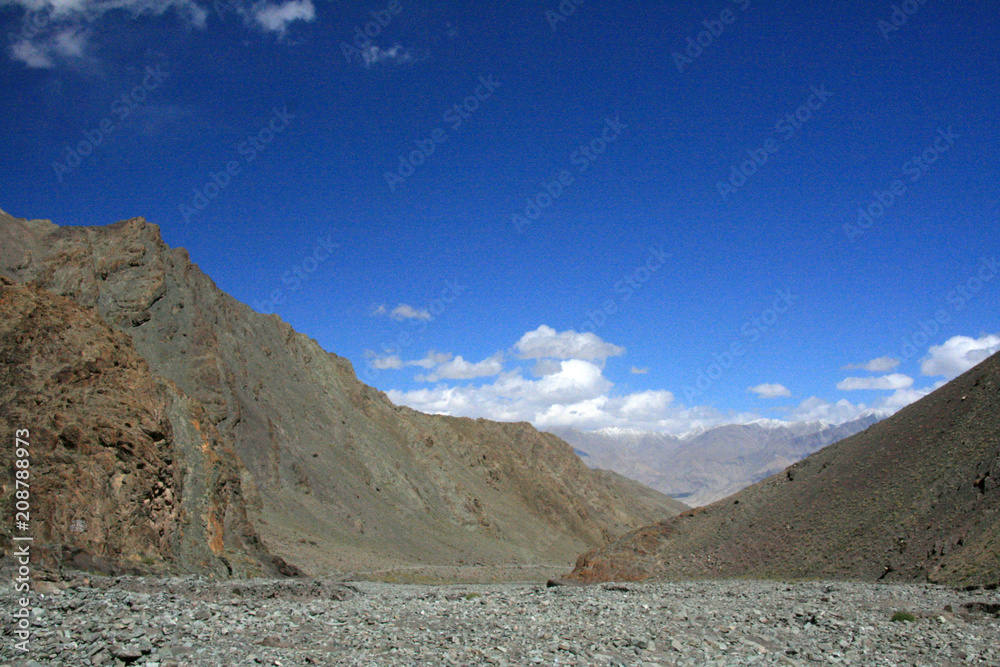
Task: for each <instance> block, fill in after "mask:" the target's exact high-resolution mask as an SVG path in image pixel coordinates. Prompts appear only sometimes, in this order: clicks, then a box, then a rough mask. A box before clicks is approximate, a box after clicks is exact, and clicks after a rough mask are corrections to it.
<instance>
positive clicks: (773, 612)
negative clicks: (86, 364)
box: [0, 574, 1000, 667]
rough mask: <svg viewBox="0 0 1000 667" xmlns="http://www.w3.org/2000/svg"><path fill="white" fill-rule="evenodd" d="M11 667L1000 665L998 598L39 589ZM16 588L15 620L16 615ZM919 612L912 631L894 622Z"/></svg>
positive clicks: (290, 585)
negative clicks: (26, 636) (22, 648)
mask: <svg viewBox="0 0 1000 667" xmlns="http://www.w3.org/2000/svg"><path fill="white" fill-rule="evenodd" d="M36 587H37V588H38V589H39V590H40V591H45V592H32V593H31V631H32V637H31V639H30V652H29V653H27V654H24V653H20V652H18V651H16V650H15V649H14V641H15V638H14V636H13V629H14V626H13V624H12V623H11V619H10V616H9V615H8V614H5V616H6V618H5V619H4V626H3V645H2V646H0V667H14V666H18V667H20V666H24V667H28V666H31V667H39V666H46V667H48V666H52V667H57V666H62V665H66V666H70V665H71V666H73V667H78V666H83V665H106V666H110V665H115V666H117V665H145V666H146V667H182V666H192V667H193V666H196V665H197V666H201V665H206V666H218V665H251V666H252V665H274V666H279V665H280V666H287V667H291V666H293V665H295V666H298V665H303V666H305V665H532V664H540V665H751V664H760V665H770V664H779V665H808V664H814V663H818V664H842V665H935V666H937V665H965V664H975V665H998V664H1000V591H997V590H996V589H994V590H982V589H980V590H974V591H956V590H953V589H949V588H944V587H940V586H930V585H911V584H893V585H890V584H885V585H877V584H863V583H843V582H832V583H824V582H779V581H747V580H730V581H694V582H683V583H660V584H635V583H629V584H601V585H596V586H553V587H549V586H547V585H546V584H544V583H528V584H489V585H485V584H462V585H457V584H451V585H445V586H427V585H414V584H406V585H404V584H387V583H382V582H368V581H353V582H346V583H337V582H330V581H318V580H317V581H302V580H280V581H278V580H249V581H230V582H212V581H206V580H203V579H197V578H193V577H180V578H167V579H157V580H153V579H142V578H135V577H117V578H107V577H99V576H94V575H89V576H85V575H83V574H76V575H73V576H70V577H69V578H68V579H67V580H66V581H65V582H62V583H57V584H51V583H48V582H37V584H36ZM17 597H19V594H15V592H14V590H13V587H12V586H11V585H6V586H5V588H4V590H3V592H2V596H0V599H2V605H3V608H4V609H5V610H13V609H15V608H17ZM896 612H908V613H910V614H912V615H913V617H914V619H915V620H913V621H909V622H907V621H893V620H891V619H892V616H893V615H894V614H895V613H896Z"/></svg>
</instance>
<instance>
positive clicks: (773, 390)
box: [747, 382, 792, 398]
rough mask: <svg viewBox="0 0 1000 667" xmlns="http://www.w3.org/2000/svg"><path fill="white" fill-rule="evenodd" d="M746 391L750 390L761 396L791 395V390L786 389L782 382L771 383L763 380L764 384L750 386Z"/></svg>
mask: <svg viewBox="0 0 1000 667" xmlns="http://www.w3.org/2000/svg"><path fill="white" fill-rule="evenodd" d="M747 391H752V392H753V393H755V394H757V395H758V396H760V397H761V398H778V397H779V396H791V395H792V392H790V391H788V389H787V388H786V387H785V385H782V384H771V383H768V382H765V383H764V384H758V385H756V386H754V387H750V388H749V389H747Z"/></svg>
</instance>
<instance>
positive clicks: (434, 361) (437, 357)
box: [406, 350, 451, 368]
mask: <svg viewBox="0 0 1000 667" xmlns="http://www.w3.org/2000/svg"><path fill="white" fill-rule="evenodd" d="M450 359H451V353H449V352H435V351H434V350H427V354H426V355H424V358H423V359H415V360H413V361H407V362H406V365H407V366H420V367H421V368H434V367H435V366H437V365H438V364H443V363H445V362H446V361H448V360H450Z"/></svg>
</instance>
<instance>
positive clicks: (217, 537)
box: [0, 276, 289, 575]
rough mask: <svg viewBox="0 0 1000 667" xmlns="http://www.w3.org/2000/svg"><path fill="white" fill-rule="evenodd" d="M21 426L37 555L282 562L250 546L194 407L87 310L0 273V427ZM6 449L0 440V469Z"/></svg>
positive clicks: (235, 491) (233, 476)
mask: <svg viewBox="0 0 1000 667" xmlns="http://www.w3.org/2000/svg"><path fill="white" fill-rule="evenodd" d="M20 429H27V431H28V435H27V437H26V438H25V441H26V442H27V443H28V447H27V449H28V450H29V451H30V453H31V455H30V466H29V468H28V469H27V470H28V473H29V477H28V480H27V483H28V485H29V491H30V497H29V499H28V501H29V502H28V504H29V506H30V509H29V523H30V525H31V526H32V530H31V534H32V535H33V536H34V539H35V541H34V543H33V545H32V548H33V551H34V553H35V555H36V556H37V557H39V558H40V562H41V564H42V565H44V566H46V567H49V568H55V567H57V566H58V565H60V564H68V565H73V566H75V567H79V568H84V569H99V570H105V571H135V570H138V569H140V566H142V569H146V570H158V569H165V568H166V567H167V565H168V563H174V564H176V566H178V567H179V568H181V569H184V570H195V571H202V572H207V573H213V574H219V575H227V574H229V573H231V572H233V570H234V568H235V569H236V572H237V574H245V573H247V572H261V573H266V574H281V573H288V572H289V570H288V568H286V567H285V566H284V564H283V563H281V562H280V561H275V560H273V559H271V558H269V557H268V556H267V555H266V554H265V553H264V552H263V551H262V549H261V546H260V540H259V538H258V536H257V535H256V533H255V532H254V530H253V527H252V526H251V525H250V524H249V523H248V521H247V518H246V507H245V505H244V502H243V492H242V489H241V484H240V477H239V473H238V461H237V459H236V457H235V455H234V454H233V452H232V450H230V449H229V448H228V447H226V446H225V445H224V444H223V443H221V442H220V438H219V436H218V433H217V432H216V431H215V429H214V427H213V426H212V425H211V424H210V423H208V422H207V421H206V419H205V415H204V412H203V411H202V410H201V408H200V406H198V405H197V403H196V402H194V401H191V400H190V398H188V397H187V396H185V395H184V394H183V393H182V392H180V391H179V390H178V389H177V387H176V386H174V385H173V384H172V383H170V382H166V381H163V380H161V379H159V378H157V377H156V376H154V375H153V374H152V373H151V372H150V369H149V366H148V364H147V363H146V362H145V360H143V359H142V357H141V356H140V355H139V354H138V352H136V350H135V347H134V346H133V345H132V341H131V339H130V338H129V337H128V336H127V335H125V334H123V333H121V332H118V331H114V330H113V329H111V328H110V327H109V326H108V325H107V324H105V323H104V321H102V320H101V319H100V318H99V317H98V316H97V314H96V313H95V312H94V311H93V310H91V309H87V308H84V307H82V306H80V305H78V304H77V303H76V302H75V301H73V300H72V299H69V298H66V297H60V296H56V295H54V294H52V293H50V292H48V291H46V290H44V289H41V288H39V287H37V286H33V285H32V286H26V285H18V284H15V283H13V282H12V281H11V280H9V279H7V278H5V277H2V276H0V430H2V432H3V433H5V434H8V435H10V436H11V437H10V439H11V440H12V439H13V438H12V434H13V433H14V431H16V430H20ZM11 444H12V443H11ZM14 451H15V450H14V448H13V447H12V446H10V447H4V448H3V449H0V466H2V467H3V469H4V470H9V469H11V468H12V467H13V458H14ZM2 484H3V494H2V495H3V508H4V515H5V516H13V511H12V510H13V502H12V501H13V495H12V491H13V488H12V484H11V480H10V479H9V478H8V476H5V478H4V480H3V482H2ZM9 526H10V522H7V523H6V525H5V526H4V528H6V529H9ZM6 537H9V536H6Z"/></svg>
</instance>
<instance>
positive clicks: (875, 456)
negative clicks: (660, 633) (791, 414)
mask: <svg viewBox="0 0 1000 667" xmlns="http://www.w3.org/2000/svg"><path fill="white" fill-rule="evenodd" d="M571 576H572V577H573V578H576V579H579V580H585V581H595V580H607V579H644V578H647V577H666V578H673V577H704V576H710V577H746V576H755V577H802V578H813V577H819V578H857V579H863V580H869V581H874V580H886V581H931V582H940V583H948V584H977V585H978V584H994V583H997V582H998V581H1000V354H998V355H994V356H992V357H990V358H989V359H986V360H985V361H983V362H982V363H980V364H979V365H977V366H976V367H975V368H973V369H971V370H969V371H967V372H966V373H964V374H963V375H961V376H959V377H958V378H956V379H954V380H952V381H951V382H949V383H948V384H947V385H945V386H943V387H941V388H940V389H938V390H937V391H935V392H933V393H931V394H929V395H927V396H925V397H924V398H922V399H921V400H919V401H917V402H915V403H913V404H911V405H909V406H908V407H906V408H904V409H903V410H900V411H899V412H898V413H896V414H895V415H893V416H892V417H890V418H888V419H886V420H884V421H882V422H879V423H878V424H875V425H874V426H872V427H871V428H869V429H868V430H866V431H864V432H862V433H858V434H856V435H854V436H852V437H850V438H847V439H846V440H842V441H840V442H838V443H836V444H834V445H831V446H829V447H827V448H825V449H823V450H821V451H820V452H817V453H816V454H813V455H812V456H809V457H808V458H806V459H804V460H803V461H800V462H799V463H796V464H795V465H793V466H791V467H789V468H788V469H787V470H785V471H784V472H782V473H780V474H778V475H774V476H772V477H770V478H768V479H766V480H764V481H762V482H760V483H758V484H755V485H753V486H751V487H748V488H746V489H744V490H743V491H741V492H739V493H737V494H735V495H733V496H731V497H729V498H726V499H724V500H720V501H718V502H716V503H714V504H712V505H709V506H707V507H704V508H698V509H695V510H692V511H689V512H685V513H683V514H681V515H680V516H677V517H675V518H673V519H669V520H666V521H662V522H659V523H655V524H652V525H650V526H646V527H644V528H641V529H639V530H637V531H634V532H632V533H631V534H629V535H627V536H625V537H623V538H622V539H621V540H618V541H616V542H615V543H613V544H611V545H609V546H607V547H602V548H598V549H595V550H592V551H590V552H588V553H586V554H584V555H583V556H581V557H580V558H579V560H578V561H577V566H576V569H575V570H574V572H573V574H572V575H571Z"/></svg>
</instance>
